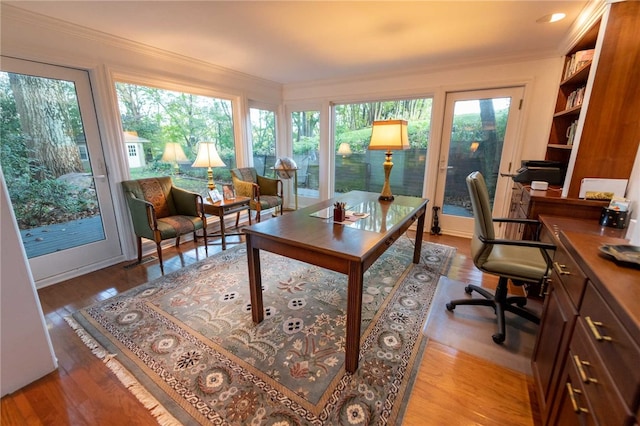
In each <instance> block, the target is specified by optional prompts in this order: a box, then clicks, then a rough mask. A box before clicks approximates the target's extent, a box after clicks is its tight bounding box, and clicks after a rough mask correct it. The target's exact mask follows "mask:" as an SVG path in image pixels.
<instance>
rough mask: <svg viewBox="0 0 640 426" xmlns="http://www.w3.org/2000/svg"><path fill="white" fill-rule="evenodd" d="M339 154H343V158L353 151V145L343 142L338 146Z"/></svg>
mask: <svg viewBox="0 0 640 426" xmlns="http://www.w3.org/2000/svg"><path fill="white" fill-rule="evenodd" d="M338 154H339V155H342V158H345V157H347V156H348V155H351V154H353V153H352V152H351V147H350V146H349V144H348V143H346V142H342V143H341V144H340V146H339V147H338Z"/></svg>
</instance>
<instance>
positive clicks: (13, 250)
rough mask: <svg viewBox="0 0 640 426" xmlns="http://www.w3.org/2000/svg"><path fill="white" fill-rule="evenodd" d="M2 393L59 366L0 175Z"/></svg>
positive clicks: (29, 381)
mask: <svg viewBox="0 0 640 426" xmlns="http://www.w3.org/2000/svg"><path fill="white" fill-rule="evenodd" d="M0 181H1V185H0V186H1V188H0V189H1V192H0V209H1V210H0V224H1V225H0V244H1V249H0V360H1V361H2V368H1V369H0V391H1V395H0V396H5V395H6V394H8V393H11V392H14V391H15V390H17V389H20V388H21V387H23V386H25V385H27V384H29V383H31V382H32V381H34V380H36V379H38V378H40V377H42V376H44V375H45V374H48V373H50V372H51V371H53V370H55V369H56V368H57V367H58V362H57V360H56V358H55V354H54V352H53V347H52V346H51V341H50V339H49V334H48V332H47V326H46V324H45V321H44V316H43V314H42V307H41V306H40V301H39V300H38V297H37V295H36V287H35V284H34V282H33V278H32V277H31V272H30V271H29V267H28V264H27V256H26V254H25V252H24V249H23V248H22V244H21V243H20V233H19V231H18V224H17V223H16V220H15V216H14V215H13V209H12V207H11V200H10V199H9V193H8V192H7V187H6V184H5V182H4V178H3V177H2V175H1V174H0Z"/></svg>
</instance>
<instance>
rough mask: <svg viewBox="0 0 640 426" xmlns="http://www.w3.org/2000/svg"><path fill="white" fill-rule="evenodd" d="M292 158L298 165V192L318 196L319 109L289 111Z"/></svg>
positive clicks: (308, 195)
mask: <svg viewBox="0 0 640 426" xmlns="http://www.w3.org/2000/svg"><path fill="white" fill-rule="evenodd" d="M291 137H292V139H293V140H292V146H293V159H294V161H295V162H296V164H297V166H298V194H300V195H301V196H304V197H309V198H320V191H319V183H320V182H319V178H320V162H319V159H318V154H319V148H320V111H295V112H292V113H291Z"/></svg>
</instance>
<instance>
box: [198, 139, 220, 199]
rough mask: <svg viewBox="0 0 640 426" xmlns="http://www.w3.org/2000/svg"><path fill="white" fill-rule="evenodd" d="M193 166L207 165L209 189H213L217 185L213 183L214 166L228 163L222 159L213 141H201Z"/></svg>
mask: <svg viewBox="0 0 640 426" xmlns="http://www.w3.org/2000/svg"><path fill="white" fill-rule="evenodd" d="M191 167H206V168H207V177H208V185H209V190H210V191H211V190H212V189H214V188H215V187H216V185H215V183H213V170H211V168H212V167H226V164H224V162H223V161H222V159H221V158H220V156H219V155H218V151H217V150H216V145H215V143H213V142H200V144H199V145H198V155H197V156H196V161H194V162H193V164H192V165H191Z"/></svg>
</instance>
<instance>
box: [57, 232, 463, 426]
mask: <svg viewBox="0 0 640 426" xmlns="http://www.w3.org/2000/svg"><path fill="white" fill-rule="evenodd" d="M454 254H455V248H452V247H447V246H443V245H439V244H431V243H424V244H423V248H422V259H421V262H420V263H419V264H417V265H414V264H413V263H412V256H413V241H412V240H410V239H409V238H407V237H403V238H401V239H399V240H398V241H397V242H396V243H395V244H394V245H393V246H392V247H390V248H389V249H388V250H387V252H386V253H385V254H384V255H383V256H381V257H380V258H379V259H378V260H377V261H376V262H375V263H374V264H373V265H372V266H371V267H370V268H369V269H368V270H367V272H366V273H365V280H364V288H363V307H362V337H361V347H360V361H359V367H358V370H357V371H356V372H355V373H354V374H349V373H346V372H345V369H344V346H345V325H346V306H347V301H346V287H347V277H346V275H343V274H338V273H334V272H332V271H328V270H325V269H322V268H319V267H315V266H312V265H309V264H306V263H302V262H298V261H295V260H291V259H288V258H285V257H282V256H278V255H275V254H272V253H268V252H264V251H263V252H262V253H261V254H260V256H261V264H262V284H263V300H264V306H265V319H264V321H263V322H261V323H260V324H257V325H256V324H254V323H253V321H252V319H251V307H250V299H249V283H248V272H247V257H246V249H245V247H244V246H236V247H234V248H233V249H230V250H227V251H224V252H222V253H219V254H216V255H214V256H211V257H209V258H207V259H204V260H202V261H200V262H198V263H195V264H193V265H190V266H188V267H186V268H183V269H182V270H180V271H176V272H174V273H172V274H168V275H166V276H164V277H162V278H159V279H157V280H155V281H152V282H149V283H146V284H143V285H141V286H139V287H136V288H134V289H131V290H129V291H127V292H124V293H122V294H120V295H117V296H114V297H113V298H111V299H108V300H105V301H103V302H100V303H97V304H95V305H93V306H90V307H88V308H85V309H82V310H80V311H78V312H76V313H74V314H73V315H72V316H70V317H68V318H67V322H68V323H69V324H70V325H71V326H72V327H73V328H74V329H75V330H76V332H77V334H78V335H79V336H80V337H81V338H82V340H83V341H84V342H85V344H87V346H89V347H90V348H91V349H92V350H93V353H94V354H95V355H96V356H98V357H100V358H102V359H103V360H104V362H105V363H106V365H107V366H108V367H109V368H110V369H111V370H112V371H113V372H114V373H115V374H117V376H118V377H119V378H120V380H121V381H122V383H123V384H124V385H125V386H127V387H128V388H129V389H130V391H131V392H132V393H133V394H134V395H136V397H137V398H138V399H139V400H140V401H141V402H142V403H143V404H144V405H145V406H146V407H147V408H148V409H149V410H150V411H151V413H152V414H153V415H154V416H155V417H156V418H157V420H158V423H160V424H162V425H179V424H190V425H191V424H204V425H208V424H216V425H222V424H229V425H278V426H285V425H369V424H389V425H392V424H399V423H400V422H401V419H402V416H403V410H404V407H405V406H406V399H407V398H408V396H409V394H410V390H411V386H412V384H413V383H412V381H413V377H414V376H415V374H416V370H417V367H418V366H419V365H420V360H421V354H422V351H423V349H424V345H425V344H426V340H427V338H426V337H425V336H424V335H423V333H422V330H423V327H424V323H425V320H426V317H427V314H428V311H429V306H430V304H431V301H432V299H433V296H434V293H435V289H436V285H437V283H438V279H439V277H440V275H441V274H446V271H447V270H448V267H449V265H450V262H451V260H452V258H453V256H454Z"/></svg>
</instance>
